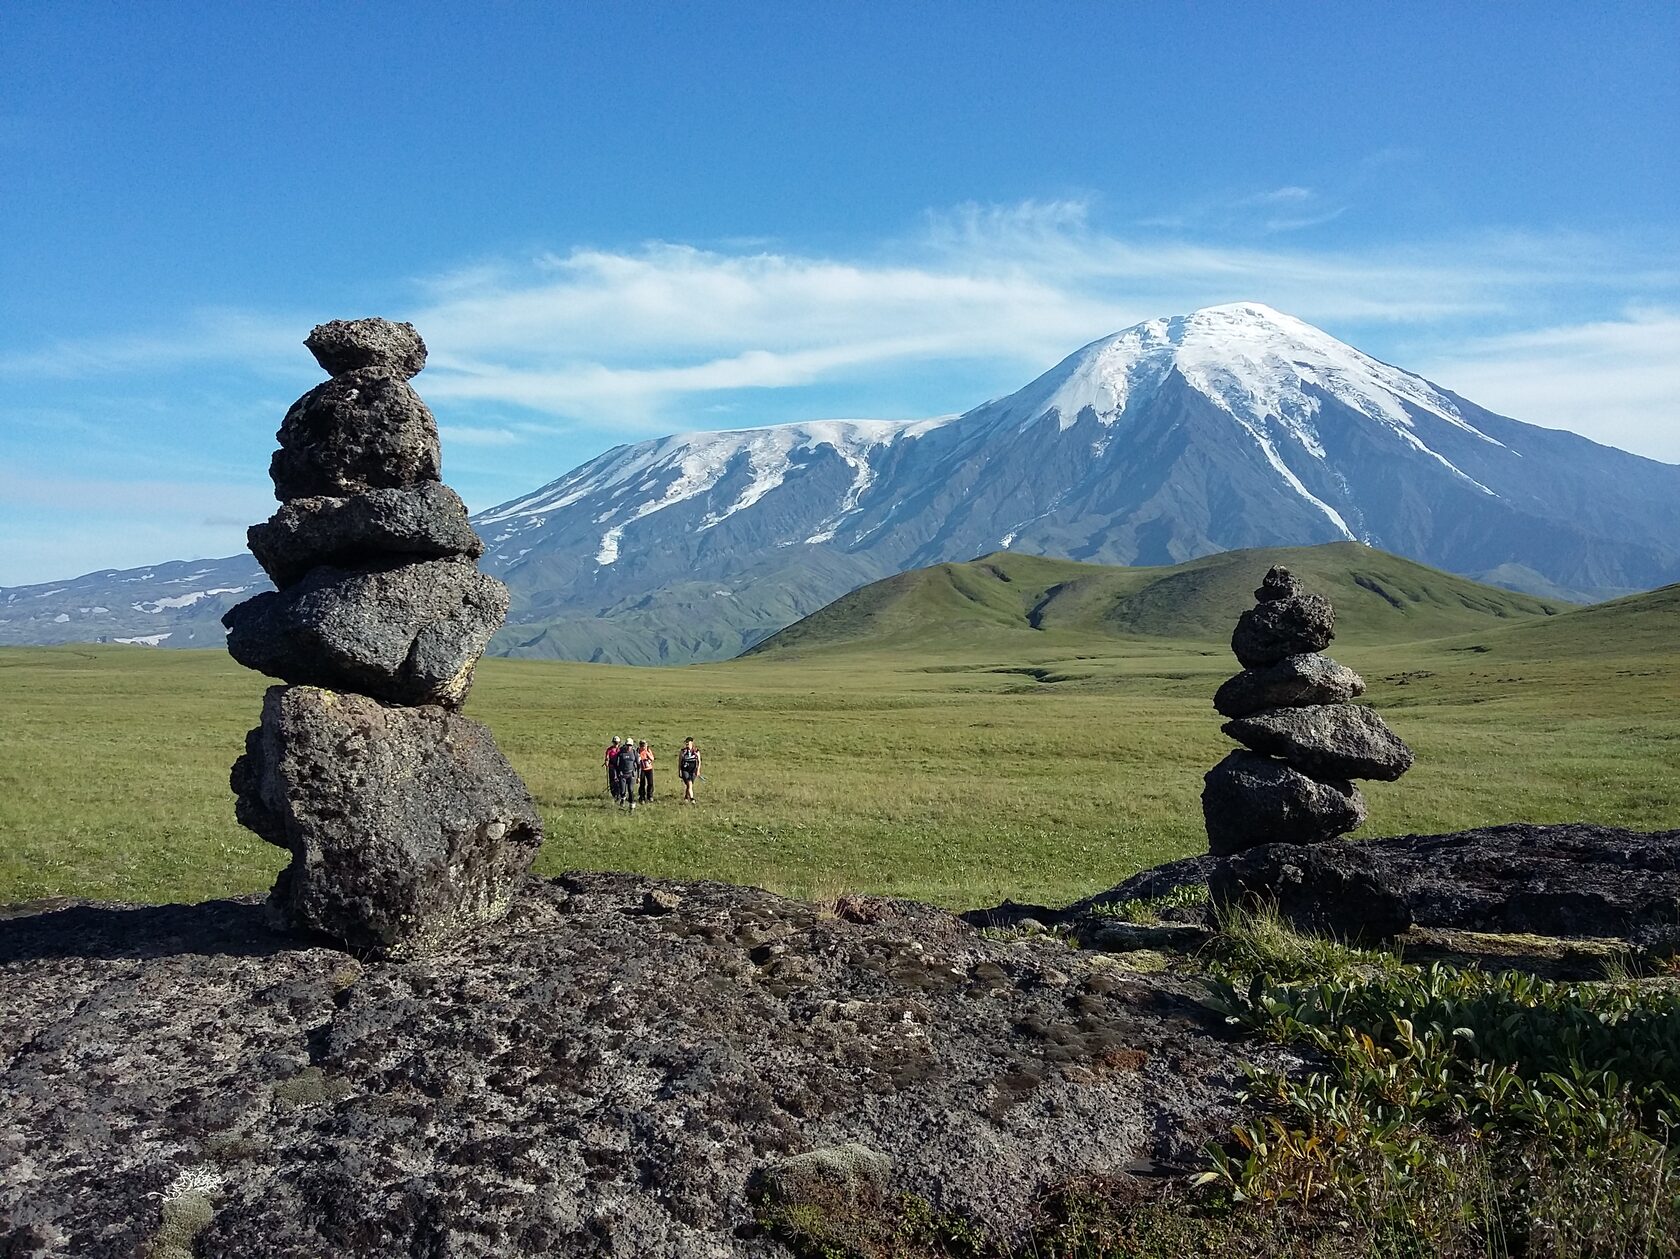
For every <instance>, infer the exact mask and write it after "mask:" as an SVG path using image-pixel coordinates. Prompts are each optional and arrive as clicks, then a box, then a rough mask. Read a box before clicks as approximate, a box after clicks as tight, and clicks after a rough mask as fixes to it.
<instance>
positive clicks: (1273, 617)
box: [1231, 579, 1336, 669]
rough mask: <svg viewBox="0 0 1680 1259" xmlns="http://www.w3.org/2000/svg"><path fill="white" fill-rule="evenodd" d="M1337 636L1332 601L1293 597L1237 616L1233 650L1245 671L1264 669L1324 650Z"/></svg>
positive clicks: (1269, 601) (1286, 596)
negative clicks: (1291, 657) (1292, 658)
mask: <svg viewBox="0 0 1680 1259" xmlns="http://www.w3.org/2000/svg"><path fill="white" fill-rule="evenodd" d="M1292 580H1293V579H1292ZM1262 589H1264V587H1262ZM1335 636H1336V610H1335V609H1334V608H1333V607H1331V606H1330V600H1328V599H1326V598H1325V597H1324V596H1323V595H1312V594H1291V595H1285V596H1284V597H1282V598H1279V599H1271V600H1268V601H1267V602H1265V603H1257V604H1255V605H1254V607H1252V608H1250V609H1249V610H1248V611H1246V612H1244V613H1243V614H1242V615H1241V616H1240V617H1238V618H1237V628H1236V629H1235V630H1234V631H1232V633H1231V650H1232V651H1233V652H1235V653H1236V657H1237V660H1238V661H1239V662H1240V663H1241V664H1242V666H1243V668H1245V669H1263V668H1265V667H1266V666H1267V665H1274V664H1277V663H1278V662H1279V661H1280V660H1284V659H1287V658H1288V657H1290V656H1300V655H1305V654H1306V653H1308V652H1314V651H1323V650H1324V649H1325V648H1326V647H1327V646H1329V645H1330V640H1331V639H1332V638H1334V637H1335Z"/></svg>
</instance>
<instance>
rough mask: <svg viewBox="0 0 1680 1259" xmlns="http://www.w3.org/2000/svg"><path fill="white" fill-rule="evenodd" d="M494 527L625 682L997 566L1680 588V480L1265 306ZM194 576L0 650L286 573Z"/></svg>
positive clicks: (698, 447)
mask: <svg viewBox="0 0 1680 1259" xmlns="http://www.w3.org/2000/svg"><path fill="white" fill-rule="evenodd" d="M473 519H474V523H475V525H476V526H477V527H478V528H479V529H480V532H481V533H482V534H483V535H484V536H485V540H486V543H487V545H488V550H487V552H486V554H485V557H484V559H483V561H482V563H483V566H484V568H485V569H486V571H488V572H490V573H492V574H493V575H495V576H497V577H500V578H501V579H502V580H504V581H506V582H507V584H508V586H509V587H510V590H511V591H512V597H513V606H512V610H511V612H510V615H509V619H508V624H507V626H506V627H505V628H504V629H503V630H502V631H501V633H500V634H498V636H497V638H496V639H495V640H494V641H493V642H492V644H491V650H492V651H494V652H499V653H506V654H523V655H554V656H565V657H567V658H581V659H602V660H617V661H622V662H626V663H655V662H666V661H669V662H676V661H682V660H693V659H718V658H723V657H726V656H730V655H733V654H735V653H737V652H739V651H741V650H745V649H747V648H750V647H752V646H753V645H754V644H756V643H758V642H760V641H762V640H763V639H765V638H767V637H768V636H769V635H771V634H772V633H774V632H776V631H777V630H779V629H781V628H782V627H783V626H785V625H787V624H789V623H791V622H793V621H796V620H798V619H799V618H800V617H802V616H804V615H806V614H808V613H810V612H813V611H815V610H816V609H818V608H820V607H822V606H824V605H825V604H827V603H829V602H830V601H832V600H833V599H834V598H836V597H838V596H839V595H841V594H843V593H845V592H846V591H848V590H851V589H854V588H856V587H858V586H861V585H864V584H867V583H868V582H871V581H874V580H877V579H879V578H882V577H885V576H889V575H891V574H892V573H896V572H904V571H907V570H910V569H914V568H919V567H925V566H927V565H929V564H935V563H941V562H946V561H951V560H956V559H961V558H965V557H968V556H973V555H978V554H984V553H987V552H990V551H994V550H999V549H1004V550H1012V551H1025V552H1030V553H1035V554H1041V555H1048V556H1059V557H1065V558H1069V559H1074V560H1084V561H1090V562H1096V563H1105V564H1121V565H1128V566H1135V565H1157V566H1159V565H1171V564H1177V563H1181V562H1184V561H1186V560H1190V559H1194V558H1197V557H1199V556H1203V555H1209V554H1215V553H1218V552H1221V551H1226V550H1231V549H1238V548H1245V547H1262V546H1280V545H1311V544H1317V543H1322V542H1334V541H1349V540H1356V541H1359V542H1363V543H1366V544H1368V545H1371V546H1374V547H1377V548H1378V549H1381V550H1385V551H1389V552H1392V553H1396V554H1400V555H1405V556H1407V557H1409V558H1412V559H1414V560H1417V561H1419V562H1422V563H1425V564H1428V565H1431V566H1433V567H1436V568H1441V569H1446V570H1449V571H1452V572H1455V573H1460V574H1465V575H1478V574H1480V575H1487V576H1490V577H1493V578H1494V579H1496V580H1498V581H1499V582H1501V583H1502V584H1505V585H1508V586H1512V587H1517V588H1525V587H1526V588H1528V589H1531V590H1534V591H1539V592H1542V593H1545V594H1548V595H1552V596H1558V595H1567V596H1573V597H1577V598H1582V597H1584V598H1592V599H1597V598H1603V597H1611V596H1617V595H1622V594H1626V593H1628V592H1630V591H1634V590H1640V589H1648V588H1652V587H1655V586H1660V585H1663V584H1665V583H1668V582H1672V581H1676V580H1680V467H1676V466H1674V465H1669V464H1662V463H1658V462H1656V461H1654V460H1649V459H1644V458H1642V457H1640V456H1637V455H1632V454H1628V453H1627V452H1624V451H1619V450H1615V449H1613V448H1610V447H1605V446H1600V445H1598V444H1596V443H1593V442H1590V441H1588V440H1587V439H1585V438H1582V437H1579V436H1577V435H1575V434H1571V433H1567V432H1563V431H1560V430H1550V429H1542V428H1537V427H1535V426H1533V425H1528V424H1524V423H1522V422H1521V421H1519V420H1514V419H1510V418H1508V417H1504V416H1499V415H1496V414H1495V413H1493V412H1490V411H1487V410H1485V409H1484V408H1481V407H1478V406H1477V405H1476V404H1475V403H1473V402H1470V401H1469V400H1467V399H1465V398H1462V397H1461V396H1459V395H1458V394H1455V393H1453V392H1452V391H1451V390H1447V389H1445V388H1443V387H1441V386H1438V385H1435V384H1432V383H1431V382H1429V381H1427V380H1425V379H1424V378H1423V377H1421V376H1417V375H1415V374H1413V373H1409V372H1406V371H1404V370H1403V369H1401V368H1398V367H1394V366H1392V365H1389V364H1386V363H1383V362H1381V361H1380V360H1377V359H1374V358H1372V357H1371V356H1369V355H1366V354H1363V353H1362V352H1360V351H1358V350H1356V349H1354V348H1353V347H1351V346H1347V345H1344V344H1343V343H1342V342H1340V341H1337V340H1336V339H1335V338H1334V337H1332V336H1330V335H1329V334H1328V333H1325V332H1323V331H1321V330H1319V329H1316V328H1313V327H1312V326H1311V325H1309V324H1305V323H1303V322H1302V321H1300V320H1297V319H1294V318H1293V317H1291V316H1287V315H1283V314H1281V313H1279V312H1276V311H1273V310H1271V309H1270V308H1268V307H1264V306H1261V305H1258V304H1256V303H1234V304H1231V305H1228V306H1219V307H1209V308H1206V309H1204V310H1202V311H1197V312H1193V313H1192V314H1190V315H1183V316H1173V317H1170V318H1163V319H1156V320H1148V321H1145V322H1143V323H1141V324H1137V325H1134V326H1133V327H1132V328H1129V329H1125V330H1123V331H1121V332H1119V333H1115V334H1113V335H1111V336H1109V337H1105V338H1102V339H1100V340H1098V341H1093V342H1091V343H1090V344H1089V345H1087V346H1085V347H1083V348H1082V349H1080V350H1078V351H1075V353H1074V354H1072V355H1069V356H1068V357H1067V358H1065V359H1063V360H1062V362H1061V363H1059V364H1057V365H1056V366H1055V367H1053V368H1051V369H1050V370H1049V371H1048V372H1045V373H1043V374H1041V375H1040V376H1039V377H1038V378H1037V379H1035V380H1034V381H1032V382H1030V383H1029V384H1027V385H1026V386H1024V387H1023V388H1022V389H1019V390H1017V391H1016V392H1015V393H1013V394H1010V395H1007V396H1006V397H1004V398H1001V399H994V400H992V401H989V402H987V403H984V404H982V405H981V406H979V407H975V408H972V409H971V410H969V411H967V412H965V413H963V414H962V415H960V416H954V417H953V416H941V417H936V418H934V419H930V420H906V421H880V420H828V421H808V422H802V423H797V424H790V425H776V426H770V427H766V428H757V429H748V430H725V431H721V432H718V431H707V432H696V433H689V434H679V435H674V436H670V437H664V438H658V439H655V440H652V441H648V442H642V443H636V444H633V445H627V446H620V447H616V448H614V449H613V450H610V451H607V452H605V453H604V454H602V455H600V456H598V457H597V458H595V459H592V460H589V461H587V462H586V463H584V464H582V465H580V466H579V467H578V468H575V469H573V470H572V471H571V472H569V473H567V474H566V475H565V476H563V477H561V478H558V479H556V480H554V481H551V482H549V483H547V484H546V485H544V486H541V487H539V488H538V489H536V490H534V491H532V492H531V493H529V494H526V495H522V496H520V497H519V498H515V499H511V500H509V501H508V502H505V503H502V504H498V505H497V506H495V507H492V508H490V509H488V510H486V511H482V512H479V513H477V514H476V515H475V516H474V518H473ZM198 568H200V569H202V570H203V572H202V574H201V575H200V577H199V578H197V579H196V580H198V581H199V585H198V586H196V587H195V586H192V585H191V584H190V583H185V584H178V583H181V579H182V574H181V573H177V572H173V571H172V572H170V573H169V574H167V575H166V574H163V573H160V572H157V571H155V569H154V570H127V571H126V572H123V573H112V572H106V573H104V574H101V575H98V576H99V577H100V580H99V581H93V580H90V579H88V578H79V579H74V580H73V581H72V582H68V583H53V584H52V585H51V586H38V587H33V588H24V589H21V590H13V591H0V641H13V642H16V641H67V640H70V639H71V638H73V637H75V636H78V635H80V636H104V637H113V638H114V637H119V636H121V637H158V638H159V641H160V642H162V643H163V644H164V645H198V644H203V643H205V642H207V641H219V626H216V624H215V618H214V616H213V615H212V613H214V614H216V615H219V612H220V610H221V609H220V607H219V606H218V605H217V600H220V599H223V598H225V597H226V596H224V595H221V594H217V593H214V592H217V591H233V590H240V591H242V592H243V591H245V590H247V589H254V588H255V587H254V586H253V583H254V582H260V581H261V577H260V574H256V573H255V567H254V564H253V563H252V562H251V561H250V560H249V559H248V558H244V557H232V558H230V559H228V560H224V561H211V562H206V563H205V564H202V565H199V566H198ZM148 574H149V576H148ZM153 579H155V580H158V581H160V582H164V583H165V585H167V586H168V588H169V589H170V590H171V592H172V593H171V595H170V596H169V597H172V598H186V597H187V596H189V595H195V594H196V595H199V596H200V598H199V599H198V601H197V602H196V603H194V604H193V605H191V606H190V607H186V606H184V607H182V608H179V609H168V610H165V611H160V612H146V611H144V610H143V607H142V605H146V604H149V603H152V602H156V600H155V599H153V600H145V599H137V598H130V597H129V596H131V595H132V594H133V593H134V590H133V589H132V588H133V587H134V585H135V584H136V583H138V582H141V581H144V580H153ZM159 588H160V589H162V588H164V587H163V586H160V587H159ZM49 595H50V596H51V597H50V598H49V597H48V596H49ZM101 608H102V609H104V610H105V611H104V612H103V613H98V612H94V611H90V609H101ZM112 609H119V610H120V615H119V614H118V613H117V612H113V611H112ZM59 618H63V619H59ZM31 634H33V635H36V637H34V638H30V637H28V635H31ZM160 634H162V635H167V637H159V635H160Z"/></svg>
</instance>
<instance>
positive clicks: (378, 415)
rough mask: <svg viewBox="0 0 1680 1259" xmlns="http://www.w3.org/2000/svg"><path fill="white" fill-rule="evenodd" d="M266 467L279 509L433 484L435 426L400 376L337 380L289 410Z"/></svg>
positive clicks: (365, 373)
mask: <svg viewBox="0 0 1680 1259" xmlns="http://www.w3.org/2000/svg"><path fill="white" fill-rule="evenodd" d="M279 440H280V449H279V450H277V451H275V452H274V457H273V458H272V459H271V460H270V461H269V466H268V471H269V475H270V476H272V477H273V478H274V496H275V497H276V498H278V499H279V500H280V501H281V502H286V501H288V500H290V499H294V498H307V497H310V496H314V495H327V496H337V495H344V494H355V493H359V492H360V491H362V490H376V489H390V488H395V487H401V486H409V485H418V484H419V483H420V482H422V481H436V480H437V479H438V468H439V462H440V456H439V453H438V431H437V421H436V420H435V419H433V418H432V413H431V411H430V409H428V408H427V406H426V404H425V403H424V402H422V401H421V400H420V395H419V394H417V393H415V392H414V389H413V388H412V387H411V386H410V385H409V383H408V382H407V381H406V380H404V379H403V378H402V376H401V375H400V374H398V373H396V372H393V371H390V370H388V369H386V368H381V367H364V368H361V369H359V370H357V371H353V372H346V373H345V374H343V375H341V376H334V377H333V378H332V379H331V380H329V381H327V382H326V383H324V384H321V385H317V386H316V387H315V388H313V389H311V390H310V391H309V392H308V393H306V394H304V395H303V397H301V398H299V399H298V400H297V401H296V402H294V403H293V404H292V407H291V410H289V411H287V412H286V418H285V419H284V420H282V421H281V422H280V432H279Z"/></svg>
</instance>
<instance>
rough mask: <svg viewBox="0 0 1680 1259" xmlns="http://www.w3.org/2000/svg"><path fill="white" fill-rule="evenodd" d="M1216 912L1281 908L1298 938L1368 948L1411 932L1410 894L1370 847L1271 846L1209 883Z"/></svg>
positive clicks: (1229, 863) (1228, 864) (1234, 862)
mask: <svg viewBox="0 0 1680 1259" xmlns="http://www.w3.org/2000/svg"><path fill="white" fill-rule="evenodd" d="M1208 893H1209V895H1210V897H1211V898H1212V900H1213V901H1214V903H1215V904H1218V905H1240V906H1246V907H1249V908H1256V907H1272V906H1275V907H1276V909H1277V912H1278V915H1279V916H1280V917H1281V918H1283V919H1284V921H1286V922H1287V923H1289V924H1290V925H1291V926H1292V927H1294V928H1296V929H1297V930H1299V931H1310V932H1313V933H1315V934H1318V935H1333V936H1339V937H1341V938H1343V939H1347V940H1353V941H1357V942H1361V943H1373V942H1375V941H1378V940H1385V939H1388V938H1390V937H1392V936H1397V935H1399V934H1400V933H1401V932H1403V931H1405V930H1406V929H1407V928H1409V927H1410V926H1411V925H1412V912H1411V909H1410V907H1409V906H1408V905H1407V903H1406V897H1405V895H1404V893H1403V892H1402V891H1401V890H1400V889H1398V888H1396V887H1395V886H1394V885H1393V883H1392V882H1391V881H1390V880H1389V879H1388V878H1387V877H1386V876H1385V872H1384V870H1383V867H1382V863H1381V860H1380V858H1379V857H1378V856H1377V855H1375V854H1374V853H1373V852H1371V851H1370V850H1369V849H1368V848H1367V847H1366V845H1364V844H1264V845H1261V846H1260V847H1256V848H1249V849H1247V850H1246V851H1244V852H1240V853H1237V854H1236V855H1235V856H1232V857H1230V858H1229V859H1228V860H1226V861H1225V862H1224V863H1223V864H1222V865H1221V866H1220V867H1219V868H1218V869H1217V870H1216V871H1214V873H1213V876H1212V877H1211V878H1210V879H1209V880H1208Z"/></svg>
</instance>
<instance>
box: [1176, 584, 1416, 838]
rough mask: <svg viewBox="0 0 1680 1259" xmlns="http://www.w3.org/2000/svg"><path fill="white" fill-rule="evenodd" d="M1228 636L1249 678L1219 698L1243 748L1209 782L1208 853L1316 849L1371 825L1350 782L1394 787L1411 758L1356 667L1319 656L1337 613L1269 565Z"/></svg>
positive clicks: (1205, 804)
mask: <svg viewBox="0 0 1680 1259" xmlns="http://www.w3.org/2000/svg"><path fill="white" fill-rule="evenodd" d="M1254 595H1255V598H1256V599H1257V600H1258V602H1257V603H1256V604H1255V606H1254V607H1253V608H1251V609H1250V610H1249V611H1247V612H1244V613H1243V614H1242V617H1241V618H1240V619H1239V620H1238V621H1237V628H1236V632H1235V633H1233V634H1232V635H1231V650H1232V651H1234V652H1235V653H1236V656H1237V660H1238V662H1239V663H1241V664H1242V666H1243V671H1242V672H1241V673H1239V674H1237V675H1236V676H1235V677H1233V678H1231V679H1229V680H1228V681H1227V682H1226V683H1225V684H1224V685H1223V686H1221V687H1220V688H1219V690H1218V692H1217V693H1216V694H1215V695H1214V697H1213V704H1214V707H1215V708H1217V709H1218V710H1219V711H1220V712H1221V713H1222V714H1224V715H1225V716H1226V717H1229V718H1231V720H1230V721H1228V722H1226V723H1225V726H1224V731H1225V733H1226V734H1228V735H1230V736H1231V737H1232V738H1233V739H1235V740H1236V741H1237V742H1238V743H1242V744H1244V745H1246V747H1247V749H1248V750H1246V751H1244V750H1238V751H1234V752H1232V753H1231V754H1230V755H1229V756H1227V757H1226V758H1225V759H1224V760H1223V761H1221V762H1219V764H1218V765H1216V766H1214V767H1213V769H1211V770H1210V771H1208V774H1207V776H1206V778H1205V779H1204V780H1203V781H1204V782H1205V784H1206V785H1205V786H1204V788H1203V790H1202V814H1203V817H1204V818H1205V819H1206V821H1207V833H1208V851H1210V852H1211V853H1213V854H1214V855H1215V856H1229V855H1231V854H1232V853H1236V852H1240V851H1242V850H1243V849H1245V848H1252V847H1255V846H1257V845H1260V844H1279V843H1282V844H1309V843H1316V842H1319V841H1321V840H1326V839H1334V838H1335V837H1336V836H1338V835H1343V834H1346V833H1347V832H1348V831H1351V830H1353V828H1354V827H1356V826H1358V825H1359V824H1360V823H1361V822H1363V821H1364V820H1365V797H1364V796H1363V795H1362V794H1360V791H1359V789H1358V788H1357V787H1355V786H1354V785H1353V783H1352V781H1351V780H1352V779H1355V778H1376V779H1383V780H1385V781H1392V780H1393V779H1396V778H1398V777H1400V775H1401V774H1404V773H1405V772H1406V771H1407V770H1408V769H1410V768H1411V765H1412V752H1411V749H1410V748H1408V747H1407V746H1406V745H1405V744H1404V743H1403V742H1401V741H1400V739H1399V738H1398V737H1397V736H1396V735H1395V734H1394V732H1393V731H1392V730H1390V729H1389V728H1388V725H1387V723H1386V722H1384V721H1383V719H1382V718H1381V717H1380V716H1378V715H1377V712H1376V710H1375V709H1372V708H1370V707H1368V706H1367V705H1364V704H1354V703H1352V702H1351V701H1352V700H1353V699H1354V698H1355V697H1356V696H1359V695H1362V694H1364V692H1365V681H1364V679H1363V678H1361V677H1360V676H1359V675H1358V674H1357V673H1355V672H1354V671H1353V670H1352V669H1349V668H1346V667H1345V666H1343V665H1339V664H1337V663H1336V662H1335V661H1334V660H1332V659H1330V658H1329V657H1328V656H1325V655H1321V654H1320V653H1321V652H1322V651H1323V649H1324V648H1325V647H1327V646H1328V645H1329V643H1330V640H1331V639H1332V638H1333V637H1335V624H1336V613H1335V609H1334V608H1332V607H1331V606H1330V601H1329V600H1328V599H1326V598H1324V596H1322V595H1316V594H1310V593H1308V592H1307V591H1306V590H1305V589H1304V588H1303V587H1302V585H1301V583H1300V581H1299V580H1298V579H1297V578H1296V577H1294V576H1293V575H1292V574H1291V573H1290V572H1289V570H1288V569H1286V568H1281V567H1278V568H1273V569H1272V570H1271V571H1270V572H1268V573H1267V574H1266V578H1265V580H1264V581H1263V582H1262V583H1261V585H1260V588H1259V589H1258V590H1256V591H1255V592H1254Z"/></svg>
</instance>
